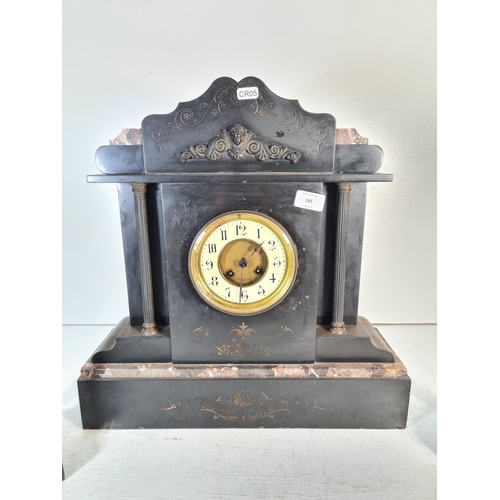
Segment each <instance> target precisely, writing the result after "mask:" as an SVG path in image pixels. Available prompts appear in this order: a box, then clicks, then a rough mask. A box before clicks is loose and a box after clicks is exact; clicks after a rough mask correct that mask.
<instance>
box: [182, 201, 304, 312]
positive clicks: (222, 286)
mask: <svg viewBox="0 0 500 500" xmlns="http://www.w3.org/2000/svg"><path fill="white" fill-rule="evenodd" d="M297 267H298V261H297V249H296V247H295V244H294V242H293V241H292V239H291V238H290V235H289V234H288V233H287V231H286V230H285V229H284V228H283V226H281V224H279V223H278V222H277V221H275V220H274V219H272V218H271V217H269V216H267V215H263V214H261V213H259V212H251V211H244V210H242V211H236V212H229V213H226V214H223V215H220V216H219V217H216V218H215V219H213V220H212V221H210V222H209V223H208V224H206V225H205V226H204V227H203V228H202V229H201V230H200V231H199V233H198V234H197V235H196V237H195V238H194V240H193V244H192V245H191V249H190V251H189V275H190V277H191V281H192V283H193V285H194V287H195V289H196V291H197V292H198V293H199V294H200V296H201V298H202V299H203V300H205V302H207V303H208V304H209V305H211V306H212V307H213V308H215V309H217V310H219V311H222V312H225V313H227V314H233V315H236V316H250V315H254V314H259V313H262V312H264V311H267V310H269V309H271V308H272V307H274V306H276V305H277V304H278V303H279V302H281V301H282V300H283V298H284V297H285V296H286V295H287V294H288V292H289V291H290V289H291V288H292V286H293V284H294V282H295V278H296V276H297Z"/></svg>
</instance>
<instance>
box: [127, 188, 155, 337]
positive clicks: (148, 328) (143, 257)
mask: <svg viewBox="0 0 500 500" xmlns="http://www.w3.org/2000/svg"><path fill="white" fill-rule="evenodd" d="M131 186H132V192H133V193H134V208H135V220H136V224H137V239H138V242H139V266H140V271H141V292H142V311H143V316H144V320H143V324H142V330H141V333H143V334H144V335H154V334H156V333H158V329H157V328H156V321H155V312H154V305H153V281H152V276H151V256H150V253H149V230H148V212H147V208H146V189H147V186H148V185H147V184H145V183H134V184H131Z"/></svg>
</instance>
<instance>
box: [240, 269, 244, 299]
mask: <svg viewBox="0 0 500 500" xmlns="http://www.w3.org/2000/svg"><path fill="white" fill-rule="evenodd" d="M243 269H244V268H243V267H242V268H241V270H240V304H241V296H242V295H243Z"/></svg>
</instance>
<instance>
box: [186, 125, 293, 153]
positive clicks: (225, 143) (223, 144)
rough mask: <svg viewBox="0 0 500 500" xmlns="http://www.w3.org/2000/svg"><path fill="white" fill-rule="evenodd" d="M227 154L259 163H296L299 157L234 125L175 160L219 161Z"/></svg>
mask: <svg viewBox="0 0 500 500" xmlns="http://www.w3.org/2000/svg"><path fill="white" fill-rule="evenodd" d="M224 153H227V154H228V155H229V157H230V158H232V159H233V160H241V159H242V158H245V157H246V156H248V155H251V156H255V158H256V159H257V160H259V161H262V162H264V161H268V160H285V161H289V162H290V163H297V162H298V161H299V159H300V157H301V153H299V152H298V151H292V150H291V149H288V148H287V147H286V146H280V145H278V144H266V143H265V142H264V141H263V140H261V139H259V138H258V137H257V136H256V135H255V134H254V133H253V132H252V131H250V130H248V129H246V128H245V127H244V126H243V125H240V124H239V123H236V124H235V125H232V126H231V127H228V128H226V129H224V130H222V131H221V133H220V134H219V135H217V136H216V137H213V138H212V139H210V141H209V142H208V144H198V145H196V146H190V147H189V150H188V151H180V152H178V153H177V158H179V160H181V162H182V163H186V162H188V161H189V160H194V159H207V160H211V161H216V160H219V159H220V158H221V157H222V155H223V154H224Z"/></svg>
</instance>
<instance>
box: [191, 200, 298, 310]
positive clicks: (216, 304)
mask: <svg viewBox="0 0 500 500" xmlns="http://www.w3.org/2000/svg"><path fill="white" fill-rule="evenodd" d="M239 220H250V221H254V222H258V223H260V224H262V225H263V226H265V227H267V228H268V229H270V230H271V231H273V233H275V234H276V236H277V237H278V239H279V240H280V242H281V244H282V245H283V248H284V249H285V255H286V261H287V268H286V270H285V273H284V276H283V280H282V281H281V283H280V284H279V286H278V288H276V289H275V290H274V291H273V292H272V293H271V294H269V295H268V296H267V297H264V298H263V299H261V300H258V301H256V302H251V303H249V304H240V303H236V302H231V301H229V300H226V299H224V298H222V297H220V296H219V295H217V294H215V293H214V292H213V290H212V289H210V288H209V286H208V285H207V283H205V281H204V279H203V275H202V273H201V263H200V253H201V250H202V248H203V245H204V244H205V242H206V240H207V239H208V238H209V237H210V235H211V234H213V232H214V231H216V230H217V229H218V228H219V227H220V226H223V225H224V224H227V223H228V222H233V221H239ZM298 267H299V263H298V256H297V248H296V246H295V243H294V242H293V240H292V238H291V237H290V235H289V234H288V231H287V230H286V229H285V228H284V227H283V226H282V225H281V224H280V223H279V222H277V221H276V220H275V219H273V218H272V217H269V216H268V215H264V214H262V213H260V212H255V211H252V210H235V211H233V212H227V213H225V214H222V215H219V216H218V217H216V218H214V219H212V220H211V221H210V222H208V223H207V224H205V225H204V226H203V227H202V228H201V229H200V231H199V232H198V233H197V235H196V236H195V238H194V239H193V243H192V244H191V248H190V250H189V255H188V269H189V277H190V278H191V283H192V284H193V286H194V288H195V289H196V291H197V292H198V294H199V295H200V297H201V298H202V299H203V300H204V301H205V302H206V303H207V304H209V305H210V306H212V307H213V308H214V309H217V310H218V311H221V312H224V313H226V314H231V315H233V316H253V315H255V314H260V313H263V312H265V311H268V310H269V309H272V308H273V307H275V306H276V305H278V304H279V303H280V302H281V301H282V300H283V299H284V298H285V297H286V296H287V295H288V293H289V292H290V290H291V288H292V286H293V284H294V283H295V279H296V277H297V270H298ZM219 272H220V271H219Z"/></svg>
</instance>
